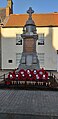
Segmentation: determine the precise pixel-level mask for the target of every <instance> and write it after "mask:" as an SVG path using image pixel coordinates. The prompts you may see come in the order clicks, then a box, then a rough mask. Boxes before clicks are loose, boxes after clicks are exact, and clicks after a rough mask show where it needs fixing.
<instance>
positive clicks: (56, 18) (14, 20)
mask: <svg viewBox="0 0 58 119" xmlns="http://www.w3.org/2000/svg"><path fill="white" fill-rule="evenodd" d="M32 18H33V20H34V22H35V25H36V26H58V13H48V14H33V15H32ZM27 19H28V14H11V15H10V16H9V18H8V21H7V23H6V24H5V26H4V27H22V26H24V25H25V23H26V21H27Z"/></svg>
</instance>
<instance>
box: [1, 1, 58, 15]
mask: <svg viewBox="0 0 58 119" xmlns="http://www.w3.org/2000/svg"><path fill="white" fill-rule="evenodd" d="M13 3H14V5H13V12H14V13H15V14H22V13H26V11H27V9H28V8H29V7H32V8H33V10H34V11H35V13H49V12H58V0H13ZM6 5H7V0H0V7H6Z"/></svg>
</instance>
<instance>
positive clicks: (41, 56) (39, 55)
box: [38, 53, 45, 68]
mask: <svg viewBox="0 0 58 119" xmlns="http://www.w3.org/2000/svg"><path fill="white" fill-rule="evenodd" d="M44 57H45V54H44V53H38V59H39V64H40V67H41V68H44V59H45V58H44Z"/></svg>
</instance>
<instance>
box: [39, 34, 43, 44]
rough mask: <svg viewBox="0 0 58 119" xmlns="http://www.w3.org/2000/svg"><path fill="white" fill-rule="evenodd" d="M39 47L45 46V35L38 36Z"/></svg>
mask: <svg viewBox="0 0 58 119" xmlns="http://www.w3.org/2000/svg"><path fill="white" fill-rule="evenodd" d="M38 45H44V33H40V34H38Z"/></svg>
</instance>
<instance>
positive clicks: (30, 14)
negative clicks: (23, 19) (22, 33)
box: [27, 7, 34, 18]
mask: <svg viewBox="0 0 58 119" xmlns="http://www.w3.org/2000/svg"><path fill="white" fill-rule="evenodd" d="M27 13H28V14H29V18H31V17H32V13H34V10H32V7H29V10H27Z"/></svg>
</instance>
